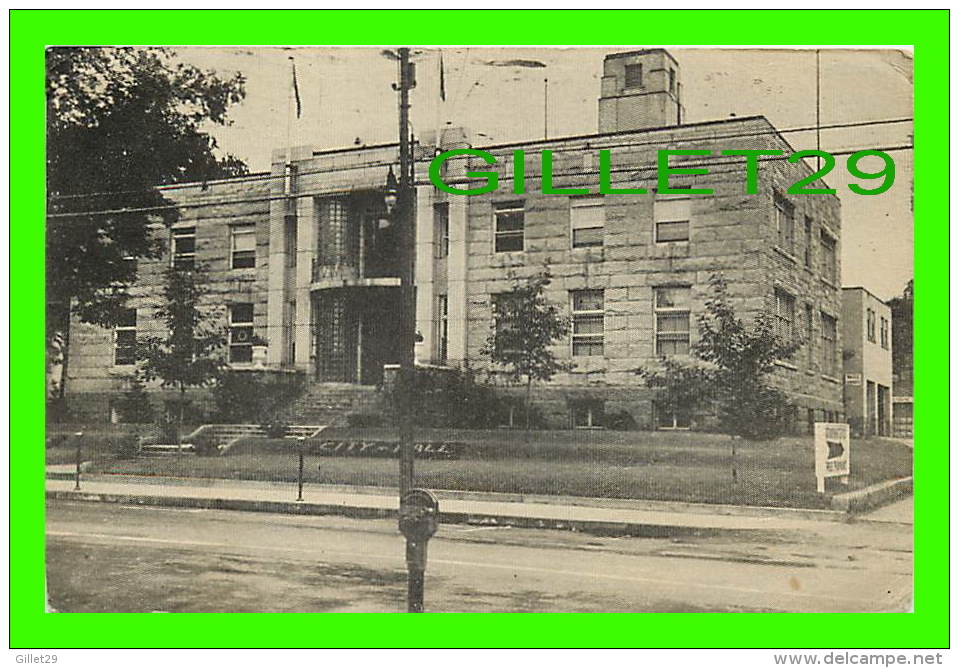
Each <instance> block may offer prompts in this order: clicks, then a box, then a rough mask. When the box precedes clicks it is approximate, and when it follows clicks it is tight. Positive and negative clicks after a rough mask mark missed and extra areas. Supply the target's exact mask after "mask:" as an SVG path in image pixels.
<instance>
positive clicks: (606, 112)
mask: <svg viewBox="0 0 959 668" xmlns="http://www.w3.org/2000/svg"><path fill="white" fill-rule="evenodd" d="M679 75H680V71H679V66H678V64H677V63H676V61H675V60H673V58H672V57H671V56H670V54H669V53H668V52H667V51H664V50H661V49H650V50H642V51H634V52H629V53H616V54H612V55H609V56H607V57H606V59H605V62H604V75H603V77H602V88H601V96H600V98H599V132H598V133H597V134H591V135H583V136H575V137H565V138H558V139H550V140H542V141H528V142H522V143H514V144H500V145H494V146H483V145H477V144H475V143H474V142H473V141H472V140H471V138H470V136H469V135H468V133H466V132H465V131H462V130H459V129H455V128H452V127H448V128H446V129H445V130H444V131H443V132H442V133H441V136H439V137H435V136H428V135H427V134H426V133H424V134H423V135H422V136H419V137H417V143H416V144H415V145H414V158H415V161H416V180H415V189H416V197H415V240H416V243H415V288H416V326H417V332H418V337H417V344H416V360H417V363H418V364H424V365H433V366H440V367H451V368H459V369H465V368H469V369H471V370H473V371H476V372H477V373H478V374H480V375H481V376H482V374H483V373H484V372H485V371H487V370H489V361H488V359H486V358H485V357H484V356H483V355H482V354H481V349H482V347H483V345H484V344H485V343H486V340H487V337H488V336H489V335H490V332H491V325H492V320H493V304H494V303H495V302H496V300H497V299H500V298H502V297H501V295H503V294H504V293H507V292H508V291H509V290H511V288H512V287H513V286H514V285H515V283H516V281H521V280H523V279H525V278H528V277H531V276H534V275H537V274H539V273H541V272H542V271H543V270H544V269H547V270H548V271H549V273H550V274H551V276H552V281H551V283H550V285H549V287H548V289H547V298H548V299H549V300H550V301H551V302H553V303H555V304H557V305H560V307H561V310H562V311H563V313H564V314H565V315H567V316H568V317H569V318H570V321H571V328H570V334H569V336H568V337H567V338H566V339H565V340H562V341H559V342H557V343H556V353H557V355H558V357H559V358H560V359H562V360H563V361H565V362H569V363H572V365H573V366H572V368H571V370H570V371H568V372H564V373H560V374H558V375H556V376H555V377H554V379H553V380H552V381H551V382H549V383H545V384H538V385H534V393H533V402H534V403H535V404H536V406H537V407H538V408H539V409H540V410H541V411H542V413H543V414H544V416H545V417H546V419H547V421H548V423H549V424H550V426H552V427H554V428H564V427H602V426H603V424H604V419H605V416H607V415H610V414H612V413H621V412H622V411H627V412H629V413H630V414H631V415H632V416H633V418H634V419H635V420H636V422H637V423H638V424H639V425H640V426H641V427H643V428H650V429H651V428H686V427H693V428H696V427H697V426H699V425H697V421H696V416H690V415H675V414H666V413H665V412H664V411H660V410H658V409H657V406H656V405H655V401H654V397H653V395H652V394H651V393H650V391H649V390H648V389H647V388H645V387H644V384H643V381H642V379H641V377H640V376H638V375H637V374H636V370H637V369H639V368H642V367H647V368H648V367H655V366H656V365H657V364H658V363H659V361H660V360H661V359H662V358H664V357H668V356H689V355H690V349H691V346H693V345H694V344H695V343H696V340H697V325H696V323H697V318H698V317H699V316H701V315H703V314H704V313H705V302H706V300H707V299H709V297H710V295H711V288H710V280H711V277H713V276H714V275H720V276H722V277H723V278H724V279H725V281H726V282H727V284H728V290H729V295H730V297H731V300H732V304H733V306H734V308H735V309H736V312H737V314H738V315H739V316H741V317H743V318H745V319H747V320H749V319H751V318H753V317H755V316H756V315H758V314H759V313H761V312H767V313H769V314H771V315H772V316H774V318H775V323H776V328H777V332H778V333H779V334H780V335H782V336H784V337H787V338H793V339H797V340H801V341H802V346H801V348H800V349H799V351H798V352H797V353H796V354H795V355H794V356H793V357H792V358H791V359H789V360H782V361H781V362H780V363H778V365H777V368H776V371H775V373H774V381H773V382H774V383H776V384H777V385H778V386H780V387H781V388H782V389H784V390H785V391H786V392H787V393H788V395H789V396H790V398H791V400H792V402H793V404H794V405H795V406H796V407H797V413H796V415H795V428H796V430H797V431H801V430H805V429H806V428H807V425H808V424H809V423H811V422H812V421H815V420H823V419H837V418H839V417H840V416H841V415H842V412H843V401H842V375H843V370H842V342H841V341H840V326H839V319H840V317H841V315H842V304H843V302H842V297H841V291H840V266H839V263H840V262H839V256H840V253H839V249H840V239H841V224H840V207H839V200H838V198H837V197H836V196H835V195H828V194H804V195H790V194H787V189H788V188H789V187H790V186H791V185H792V184H794V183H795V182H797V181H798V180H800V179H801V178H803V177H806V176H808V175H809V174H811V170H810V169H809V168H808V167H807V165H805V164H804V163H803V162H799V163H790V162H787V160H786V156H788V155H790V154H791V153H793V152H794V149H793V148H792V147H791V146H790V145H789V144H788V143H787V141H786V140H785V139H784V138H783V137H782V135H781V134H780V133H778V132H777V130H776V128H774V127H773V126H772V125H771V124H770V123H769V121H767V120H766V119H765V118H764V117H762V116H754V117H746V118H726V119H723V120H718V121H712V122H700V123H688V124H687V123H683V122H682V118H681V104H680V90H681V89H680V83H679ZM465 148H475V149H479V150H482V151H485V152H487V153H489V154H491V155H493V156H494V157H495V158H496V164H495V165H491V164H488V163H487V161H486V160H484V159H483V158H482V157H479V156H470V155H458V156H456V157H454V158H453V159H450V160H448V161H447V162H445V163H444V165H443V167H442V176H443V180H444V181H445V182H446V183H448V184H450V185H452V186H453V187H457V188H475V187H478V186H479V185H482V184H483V183H485V182H484V181H483V180H482V179H476V178H469V177H467V176H466V173H467V172H490V171H494V172H497V173H498V178H499V188H498V189H497V190H494V191H491V192H487V193H483V194H478V195H470V196H466V195H461V194H451V193H448V192H444V191H443V190H441V189H439V188H437V187H436V186H435V185H434V183H433V182H431V181H430V180H429V178H427V174H428V167H429V164H430V162H431V161H432V160H433V158H434V157H435V156H436V155H437V154H438V153H440V152H442V151H447V150H451V149H465ZM662 149H667V150H675V151H684V150H686V151H708V152H709V153H708V154H702V153H698V154H695V155H674V156H671V157H670V163H669V164H670V167H672V168H697V169H707V170H708V173H704V174H673V175H671V176H670V181H669V185H670V187H671V188H682V187H692V188H697V189H711V191H712V192H711V193H709V194H666V193H657V189H658V187H659V185H658V182H657V164H658V163H657V158H658V151H660V150H662ZM742 149H753V150H778V151H782V152H783V156H782V157H777V158H775V159H769V158H767V157H761V158H760V159H759V161H758V192H757V193H756V194H747V193H746V160H745V158H744V157H741V156H723V155H722V151H724V150H742ZM606 150H608V151H609V157H610V164H609V166H608V167H609V169H608V173H609V176H610V183H609V186H610V187H611V189H612V190H613V192H612V193H611V194H600V193H599V174H600V151H606ZM518 151H522V157H521V158H520V157H518V156H519V155H520V154H518V153H517V152H518ZM544 151H549V152H550V154H549V156H550V158H551V162H552V165H551V177H552V178H551V179H549V180H551V182H552V183H551V185H552V189H554V190H555V189H579V190H583V189H585V190H587V192H579V193H555V192H554V193H544V192H543V190H544V188H543V180H544V179H543V171H542V169H543V152H544ZM397 156H398V147H397V145H396V144H391V145H379V146H363V147H350V148H344V149H333V150H330V149H327V148H313V147H300V148H296V149H294V151H293V153H292V156H291V159H290V160H289V163H290V167H291V168H289V169H288V166H287V161H288V156H287V155H286V151H285V150H284V151H279V152H276V153H275V154H274V159H273V166H272V169H271V172H270V173H269V174H259V175H253V176H249V177H241V178H237V179H232V180H225V181H220V182H214V183H208V184H188V185H184V186H173V187H169V188H165V189H164V190H163V192H164V195H165V196H166V197H168V198H169V199H171V200H173V201H175V202H176V203H178V204H179V205H180V206H181V215H180V218H179V220H178V222H177V223H176V224H175V225H173V226H172V227H170V228H167V227H162V226H157V228H156V229H155V233H156V234H157V235H159V236H160V237H161V238H162V239H163V240H164V242H165V245H166V248H167V249H168V251H167V253H166V255H165V256H164V257H163V258H161V259H160V260H158V261H152V260H151V261H147V260H143V261H141V262H140V266H139V280H138V283H137V285H135V286H133V287H132V289H131V294H132V295H133V299H132V300H131V302H130V306H131V310H130V312H129V317H128V318H127V319H126V320H125V321H124V323H123V324H122V326H120V327H117V328H116V329H115V330H114V331H107V330H103V329H101V328H98V327H94V326H90V325H84V324H80V323H74V325H73V328H72V332H71V337H70V341H69V356H68V359H69V362H68V366H67V376H66V393H67V396H68V397H69V400H70V401H71V402H72V403H73V404H74V406H75V407H76V409H77V410H78V411H79V412H83V413H87V414H93V413H99V414H101V415H103V416H104V417H105V416H106V413H107V411H109V407H110V406H111V402H113V401H114V400H115V399H116V398H117V397H118V396H120V394H121V393H122V392H123V391H124V388H125V387H126V386H127V385H128V383H129V378H130V376H131V375H132V372H133V371H134V369H135V341H136V337H137V333H140V334H145V333H148V332H151V331H156V330H157V328H158V327H159V323H158V322H156V320H155V319H154V309H155V307H156V304H157V299H158V294H159V285H160V284H161V281H162V272H163V270H164V269H165V268H167V267H169V266H171V265H172V266H173V267H190V266H194V265H197V264H202V265H204V266H205V267H207V268H208V271H209V281H210V283H209V287H210V290H211V295H210V297H209V299H210V305H211V309H214V310H216V312H217V313H218V314H219V315H218V317H220V318H221V319H222V322H223V324H224V326H225V327H228V328H229V345H228V351H227V352H226V355H227V357H228V360H229V363H230V364H231V365H232V366H234V367H235V368H238V369H242V368H265V369H273V370H276V371H277V372H282V371H284V370H294V369H295V370H300V371H302V372H305V374H306V375H307V377H308V378H309V381H310V388H309V390H308V392H307V396H308V397H313V398H314V399H315V401H317V402H322V401H323V396H324V391H325V390H326V389H328V390H329V391H330V392H333V391H335V392H337V393H339V394H343V393H344V392H349V390H350V389H351V388H355V390H356V393H357V395H358V396H361V395H362V396H368V395H369V394H370V393H375V392H376V390H375V389H373V388H376V387H378V386H380V385H381V384H382V383H383V377H384V366H386V365H389V364H392V363H395V362H396V361H397V360H398V350H397V341H398V339H399V337H398V335H397V323H399V322H400V318H399V314H398V312H397V308H398V305H399V303H400V300H399V290H400V287H399V285H400V281H399V278H398V276H399V266H398V257H397V247H398V243H399V239H398V236H397V232H396V227H395V225H394V224H393V222H392V220H391V215H390V210H389V209H390V207H389V202H388V201H387V198H385V197H384V186H385V184H386V182H387V179H388V174H389V171H390V169H391V168H392V169H393V170H394V171H395V170H396V169H397V168H398V167H397V162H398V157H397ZM517 159H522V160H523V162H524V164H523V168H524V169H523V170H522V171H523V174H524V181H525V184H524V186H525V187H524V188H523V189H522V192H521V193H519V194H517V193H516V192H514V190H515V189H514V178H515V177H516V175H517V171H516V165H515V164H514V160H517ZM817 186H818V187H823V186H822V184H819V183H818V182H816V183H813V184H811V187H817ZM546 189H547V190H548V189H549V188H548V187H547V188H546ZM636 189H645V190H646V192H645V193H636V192H628V191H629V190H636ZM607 190H609V188H607ZM615 190H620V191H622V192H615Z"/></svg>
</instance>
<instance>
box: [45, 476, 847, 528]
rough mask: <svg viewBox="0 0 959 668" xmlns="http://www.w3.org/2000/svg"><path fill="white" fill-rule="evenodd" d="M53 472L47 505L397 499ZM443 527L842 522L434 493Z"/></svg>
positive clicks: (336, 503) (375, 506)
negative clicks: (78, 483) (78, 484)
mask: <svg viewBox="0 0 959 668" xmlns="http://www.w3.org/2000/svg"><path fill="white" fill-rule="evenodd" d="M60 469H61V467H56V468H54V467H50V469H48V476H49V477H48V480H47V485H46V489H47V496H48V498H55V499H65V500H86V501H103V502H113V503H126V504H138V505H159V506H174V507H188V508H216V509H225V510H247V511H257V512H279V513H290V514H308V515H344V516H348V517H355V518H395V517H396V510H397V507H398V498H397V495H396V494H395V493H391V492H389V491H387V490H385V489H383V488H351V487H345V486H343V487H340V486H335V485H317V484H305V485H304V487H303V498H304V500H303V501H296V493H297V488H296V485H295V484H294V483H270V482H253V481H239V480H211V479H201V480H197V479H185V478H150V477H143V476H141V477H136V476H119V475H93V476H91V475H86V476H84V477H83V478H82V479H81V488H80V490H79V491H75V490H74V480H73V479H72V476H70V477H68V476H67V474H68V473H71V472H72V470H75V469H72V470H71V471H68V470H66V469H65V468H64V469H63V470H60ZM436 494H437V496H438V497H439V499H440V512H441V521H442V522H444V523H453V524H479V525H491V526H514V527H529V528H555V529H574V530H579V531H586V532H602V533H616V534H628V535H637V536H660V535H678V534H682V533H713V532H727V531H783V530H800V529H803V528H809V529H811V528H814V526H816V525H819V524H820V523H821V522H822V521H834V522H836V521H845V520H847V519H848V515H847V514H846V513H842V512H839V511H829V510H800V509H789V508H753V507H738V506H712V505H708V504H689V503H667V502H647V501H631V500H627V499H588V498H579V497H521V496H519V495H510V494H485V493H466V492H451V491H450V492H445V491H442V490H440V491H437V492H436Z"/></svg>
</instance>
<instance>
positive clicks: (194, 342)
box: [137, 268, 226, 423]
mask: <svg viewBox="0 0 959 668" xmlns="http://www.w3.org/2000/svg"><path fill="white" fill-rule="evenodd" d="M164 279H165V280H164V287H163V293H162V295H163V297H162V302H161V303H160V304H159V306H157V308H156V310H155V315H156V319H157V320H158V321H160V322H162V323H163V326H164V328H165V331H166V336H155V335H146V336H143V337H138V339H137V357H138V359H139V360H140V361H141V363H140V367H139V376H140V378H141V379H142V380H143V381H154V380H159V381H160V385H161V386H163V387H171V388H176V389H178V390H179V391H180V406H179V411H178V412H177V415H176V416H175V417H176V418H177V420H178V422H180V423H182V420H183V412H184V409H185V406H186V401H185V393H186V390H187V388H190V387H203V386H206V385H210V384H212V383H213V382H215V381H216V379H217V376H218V374H219V372H220V370H221V369H222V368H223V367H224V366H225V362H224V359H223V355H222V348H223V346H224V344H225V343H226V332H225V328H224V327H223V326H222V325H221V322H222V317H218V314H216V313H214V312H213V311H211V310H208V308H206V307H204V306H203V304H202V302H203V299H204V297H205V296H206V294H207V289H206V287H205V286H204V284H203V271H202V270H201V269H195V270H183V269H173V268H170V269H167V270H166V272H165V274H164Z"/></svg>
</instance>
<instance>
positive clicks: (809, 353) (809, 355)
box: [806, 304, 816, 369]
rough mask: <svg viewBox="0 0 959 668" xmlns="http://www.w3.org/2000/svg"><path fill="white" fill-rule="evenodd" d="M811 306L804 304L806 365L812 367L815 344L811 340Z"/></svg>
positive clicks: (814, 360) (814, 362) (814, 356)
mask: <svg viewBox="0 0 959 668" xmlns="http://www.w3.org/2000/svg"><path fill="white" fill-rule="evenodd" d="M812 319H813V308H812V304H806V366H807V367H808V368H809V369H812V368H813V367H814V366H815V364H816V346H815V345H814V343H815V342H814V340H813V324H812Z"/></svg>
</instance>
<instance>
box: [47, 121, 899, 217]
mask: <svg viewBox="0 0 959 668" xmlns="http://www.w3.org/2000/svg"><path fill="white" fill-rule="evenodd" d="M740 120H746V119H745V118H744V119H740ZM912 121H913V119H912V118H889V119H877V120H872V121H853V122H848V123H833V124H830V125H822V126H817V125H808V126H800V127H794V128H786V129H783V130H779V129H775V128H773V129H770V130H763V131H760V132H756V131H751V132H740V133H727V134H723V135H714V136H711V137H708V138H707V137H699V138H690V139H686V138H673V139H671V140H670V141H672V142H675V143H678V144H686V143H692V142H696V141H706V140H708V141H715V140H720V139H738V138H745V137H764V136H770V135H782V134H794V133H798V132H811V131H813V130H818V129H823V130H834V129H844V128H855V127H869V126H877V125H895V124H899V123H911V122H912ZM720 122H722V121H720ZM728 122H735V119H730V120H729V121H728ZM708 123H717V121H708ZM691 127H696V124H692V125H677V126H667V127H662V128H654V130H657V131H671V130H674V129H679V128H691ZM615 134H618V133H615ZM615 134H613V133H611V134H606V135H578V136H575V137H558V138H555V139H550V140H548V141H546V142H544V141H543V140H527V141H522V142H511V143H506V144H494V145H491V146H477V147H474V148H475V149H476V150H495V149H498V148H505V147H509V146H521V145H530V146H532V145H539V144H544V143H553V142H561V141H572V140H576V139H581V140H586V142H587V144H588V143H589V140H590V138H593V139H594V140H595V139H599V140H602V139H603V138H606V137H609V138H612V137H613V136H615ZM662 141H663V140H662V139H656V140H646V141H628V142H617V143H612V144H605V145H603V146H595V147H589V148H602V149H616V148H631V147H636V146H651V145H655V144H660V143H662ZM391 146H394V144H383V145H381V146H379V147H372V149H375V148H388V147H391ZM358 150H363V149H358ZM370 150H371V149H370ZM582 150H583V146H566V147H564V146H559V147H555V148H553V149H552V151H553V152H554V153H567V152H580V151H582ZM420 162H424V161H420ZM392 164H393V163H392V162H382V161H381V160H376V161H366V162H361V163H356V164H353V165H345V166H341V167H336V168H325V169H317V170H309V171H304V172H298V173H297V175H296V176H297V177H298V178H299V177H303V176H314V175H318V174H330V173H335V172H345V171H351V170H355V169H369V168H376V167H388V166H390V165H392ZM274 178H276V179H280V178H283V175H282V174H272V173H266V172H258V173H256V174H250V175H247V176H237V177H234V178H228V179H217V180H215V181H211V182H209V184H208V185H207V187H213V186H215V185H216V184H218V183H231V184H233V183H252V182H256V181H266V180H269V179H274ZM203 183H204V182H202V181H199V182H197V181H194V182H191V183H175V184H164V185H160V186H153V187H152V188H144V189H137V190H115V191H101V192H93V193H76V194H69V195H52V196H51V197H50V199H53V200H66V199H81V198H86V197H106V196H115V195H134V194H149V193H153V192H156V191H157V190H158V189H159V190H161V191H169V190H179V189H182V188H196V187H197V186H198V185H200V187H203Z"/></svg>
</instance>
